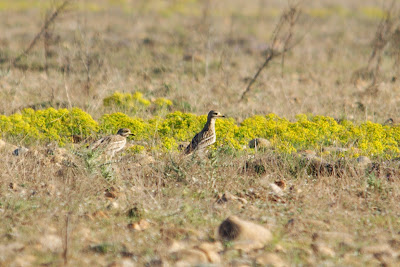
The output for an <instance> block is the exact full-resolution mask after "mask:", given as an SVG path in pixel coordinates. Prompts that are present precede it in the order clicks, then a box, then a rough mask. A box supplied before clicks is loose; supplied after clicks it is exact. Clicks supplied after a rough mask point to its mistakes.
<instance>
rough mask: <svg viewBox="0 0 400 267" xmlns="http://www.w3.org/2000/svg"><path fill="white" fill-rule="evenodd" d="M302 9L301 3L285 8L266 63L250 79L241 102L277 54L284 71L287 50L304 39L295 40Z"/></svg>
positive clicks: (275, 31) (273, 36) (274, 32)
mask: <svg viewBox="0 0 400 267" xmlns="http://www.w3.org/2000/svg"><path fill="white" fill-rule="evenodd" d="M300 14H301V11H300V7H299V4H296V5H291V6H290V7H289V8H288V9H287V10H285V11H284V12H283V13H282V15H281V17H280V18H279V21H278V24H277V25H276V27H275V29H274V31H273V35H272V42H271V46H270V48H269V49H268V51H267V55H266V58H265V61H264V63H263V64H262V65H261V67H260V68H259V69H258V70H257V72H256V74H255V75H254V77H253V78H252V79H251V80H250V82H249V84H248V85H247V87H246V90H244V92H243V93H242V95H241V97H240V100H239V101H240V102H241V101H243V100H244V99H245V97H246V95H247V94H248V93H249V92H250V89H251V86H252V85H253V84H254V82H255V81H256V80H257V78H258V76H259V75H260V73H261V71H262V70H263V69H264V68H266V67H267V65H268V63H269V62H270V61H271V60H272V59H274V58H275V57H277V56H280V55H282V60H281V66H282V73H283V65H284V56H285V54H286V52H288V51H290V50H291V49H292V48H293V47H295V46H296V45H297V44H298V43H299V42H300V41H301V40H302V39H303V37H301V38H298V39H297V40H295V41H294V40H293V33H294V27H295V26H296V23H297V21H298V19H299V17H300Z"/></svg>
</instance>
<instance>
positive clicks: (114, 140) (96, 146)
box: [90, 128, 132, 158]
mask: <svg viewBox="0 0 400 267" xmlns="http://www.w3.org/2000/svg"><path fill="white" fill-rule="evenodd" d="M129 135H132V133H131V130H129V129H128V128H122V129H119V130H118V132H117V134H115V135H108V136H106V137H103V138H101V139H99V140H97V141H96V142H94V143H93V144H91V145H90V149H92V150H99V151H101V152H104V153H105V154H106V155H108V156H110V157H111V158H112V157H113V156H114V154H115V153H116V152H118V151H120V150H122V149H123V148H124V147H125V145H126V138H127V137H128V136H129Z"/></svg>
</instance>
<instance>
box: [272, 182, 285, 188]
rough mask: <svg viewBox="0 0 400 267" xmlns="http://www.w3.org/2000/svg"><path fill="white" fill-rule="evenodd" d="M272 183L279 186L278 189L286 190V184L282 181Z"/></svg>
mask: <svg viewBox="0 0 400 267" xmlns="http://www.w3.org/2000/svg"><path fill="white" fill-rule="evenodd" d="M274 183H275V184H276V185H277V186H279V188H280V189H282V190H285V189H286V182H285V181H284V180H276V181H275V182H274Z"/></svg>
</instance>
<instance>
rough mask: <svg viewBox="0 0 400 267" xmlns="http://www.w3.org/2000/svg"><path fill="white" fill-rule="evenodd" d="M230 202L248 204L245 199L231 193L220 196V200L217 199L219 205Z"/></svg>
mask: <svg viewBox="0 0 400 267" xmlns="http://www.w3.org/2000/svg"><path fill="white" fill-rule="evenodd" d="M229 201H239V202H241V203H242V204H247V200H246V199H245V198H242V197H237V196H235V195H233V194H231V193H229V192H225V193H224V194H223V195H222V196H221V195H220V196H218V199H217V203H218V204H223V203H226V202H229Z"/></svg>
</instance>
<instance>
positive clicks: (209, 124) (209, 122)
mask: <svg viewBox="0 0 400 267" xmlns="http://www.w3.org/2000/svg"><path fill="white" fill-rule="evenodd" d="M210 129H215V118H212V119H209V120H207V123H206V125H204V129H203V130H204V131H208V130H210Z"/></svg>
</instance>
